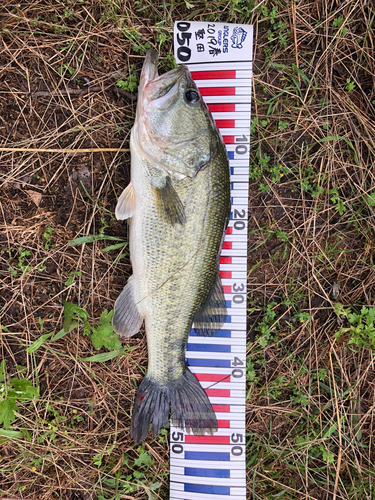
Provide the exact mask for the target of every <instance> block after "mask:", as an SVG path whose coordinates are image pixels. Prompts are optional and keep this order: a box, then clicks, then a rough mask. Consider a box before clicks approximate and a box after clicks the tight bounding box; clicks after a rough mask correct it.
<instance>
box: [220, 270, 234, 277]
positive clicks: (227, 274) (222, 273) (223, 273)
mask: <svg viewBox="0 0 375 500" xmlns="http://www.w3.org/2000/svg"><path fill="white" fill-rule="evenodd" d="M220 278H232V271H220Z"/></svg>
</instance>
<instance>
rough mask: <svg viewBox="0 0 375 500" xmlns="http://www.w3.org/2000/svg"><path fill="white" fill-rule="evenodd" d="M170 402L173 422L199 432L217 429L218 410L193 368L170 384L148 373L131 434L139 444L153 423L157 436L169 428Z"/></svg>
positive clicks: (138, 396)
mask: <svg viewBox="0 0 375 500" xmlns="http://www.w3.org/2000/svg"><path fill="white" fill-rule="evenodd" d="M170 404H171V422H172V424H173V425H175V426H176V427H180V428H182V429H185V431H186V432H188V433H189V434H190V432H191V431H192V432H193V434H196V435H203V434H205V433H208V434H211V435H212V434H213V433H214V432H216V431H217V420H216V415H215V412H214V411H213V409H212V406H211V403H210V401H209V399H208V397H207V395H206V393H205V392H204V390H203V389H202V387H201V386H200V385H199V382H198V380H197V379H196V378H195V376H194V375H193V374H192V373H191V371H190V370H188V369H187V370H186V372H185V373H184V374H183V376H182V377H181V378H180V379H179V380H177V381H174V382H171V383H170V384H168V385H161V384H160V383H159V382H157V381H155V380H152V379H151V378H149V377H147V375H146V377H145V378H144V379H143V380H142V383H141V385H140V386H139V389H138V393H137V396H136V398H135V403H134V408H133V417H132V429H131V435H132V438H133V439H134V441H135V443H136V444H138V443H140V442H141V441H142V440H143V439H145V438H146V437H147V434H148V432H149V430H150V424H152V433H153V436H154V437H156V436H157V435H158V434H159V432H160V430H161V429H162V428H163V427H167V425H168V418H169V405H170Z"/></svg>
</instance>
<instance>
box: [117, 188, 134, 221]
mask: <svg viewBox="0 0 375 500" xmlns="http://www.w3.org/2000/svg"><path fill="white" fill-rule="evenodd" d="M134 213H135V191H134V186H133V183H132V182H130V184H128V185H127V186H126V188H125V189H124V191H123V192H122V193H121V196H120V198H119V199H118V202H117V205H116V211H115V215H116V219H117V220H124V219H129V217H132V216H133V215H134Z"/></svg>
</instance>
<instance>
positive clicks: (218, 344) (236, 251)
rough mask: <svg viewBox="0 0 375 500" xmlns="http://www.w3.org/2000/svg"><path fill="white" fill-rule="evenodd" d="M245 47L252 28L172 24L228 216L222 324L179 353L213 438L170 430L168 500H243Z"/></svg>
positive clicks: (248, 55)
mask: <svg viewBox="0 0 375 500" xmlns="http://www.w3.org/2000/svg"><path fill="white" fill-rule="evenodd" d="M225 34H226V35H225ZM225 36H226V42H225ZM219 42H220V44H219ZM252 43H253V29H252V26H247V25H234V24H227V23H207V22H206V23H204V22H190V21H189V22H187V21H177V22H176V23H175V27H174V49H175V57H176V60H177V62H178V63H180V64H185V65H187V67H188V68H189V69H190V71H191V74H192V77H193V79H194V80H195V83H196V85H197V87H198V88H199V89H200V92H201V94H202V96H203V100H204V101H205V103H206V104H207V106H208V108H209V110H210V111H211V113H212V116H213V118H214V120H215V121H216V124H217V126H218V128H219V131H220V132H221V134H222V136H223V139H224V143H225V145H226V148H227V154H228V158H229V165H230V180H231V186H230V187H231V215H230V221H229V224H228V228H227V230H226V235H225V239H224V244H223V249H222V251H221V258H220V276H221V280H222V283H223V288H224V294H225V300H226V304H227V308H228V312H227V318H226V321H225V323H224V324H223V326H222V327H221V329H220V330H219V331H218V332H217V334H216V335H214V336H213V337H210V338H203V337H199V336H197V335H196V333H195V331H194V325H193V329H192V330H191V332H190V336H189V338H188V343H187V350H186V360H187V363H188V365H189V368H190V370H191V371H192V372H193V373H194V374H195V376H196V377H197V379H198V380H199V381H200V383H201V385H202V387H203V388H204V389H205V390H206V393H207V394H208V396H209V399H210V401H211V403H212V404H213V408H214V410H215V412H216V416H217V420H218V428H219V429H218V432H216V433H214V435H213V436H193V435H191V434H190V435H189V434H186V433H185V432H182V431H181V430H180V429H177V428H176V427H174V426H171V432H170V441H171V443H170V449H171V451H170V460H171V467H170V497H169V498H170V499H171V500H177V499H183V500H195V499H199V500H202V499H203V500H214V499H215V500H217V499H225V498H230V499H231V500H237V499H238V500H245V499H246V463H245V460H246V458H245V457H246V453H245V396H246V390H245V384H246V283H247V265H246V262H247V217H248V182H249V144H250V110H251V102H250V99H251V75H252ZM217 48H220V50H219V51H218V50H217ZM212 222H213V221H212Z"/></svg>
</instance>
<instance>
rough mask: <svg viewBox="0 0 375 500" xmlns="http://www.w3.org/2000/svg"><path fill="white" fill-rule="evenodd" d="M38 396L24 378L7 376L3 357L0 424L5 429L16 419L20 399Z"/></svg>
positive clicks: (0, 373) (0, 381)
mask: <svg viewBox="0 0 375 500" xmlns="http://www.w3.org/2000/svg"><path fill="white" fill-rule="evenodd" d="M38 396H39V391H38V389H37V388H36V387H34V386H33V385H32V382H31V381H30V380H27V379H26V378H21V379H20V378H11V379H10V378H9V375H8V373H7V370H6V361H5V359H4V360H3V361H2V362H1V363H0V424H3V426H4V428H5V429H8V428H9V427H10V424H11V423H12V422H14V421H15V420H16V415H15V412H18V411H19V407H18V404H19V403H20V402H21V401H31V400H33V399H34V398H35V397H38ZM3 435H4V434H3Z"/></svg>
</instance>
